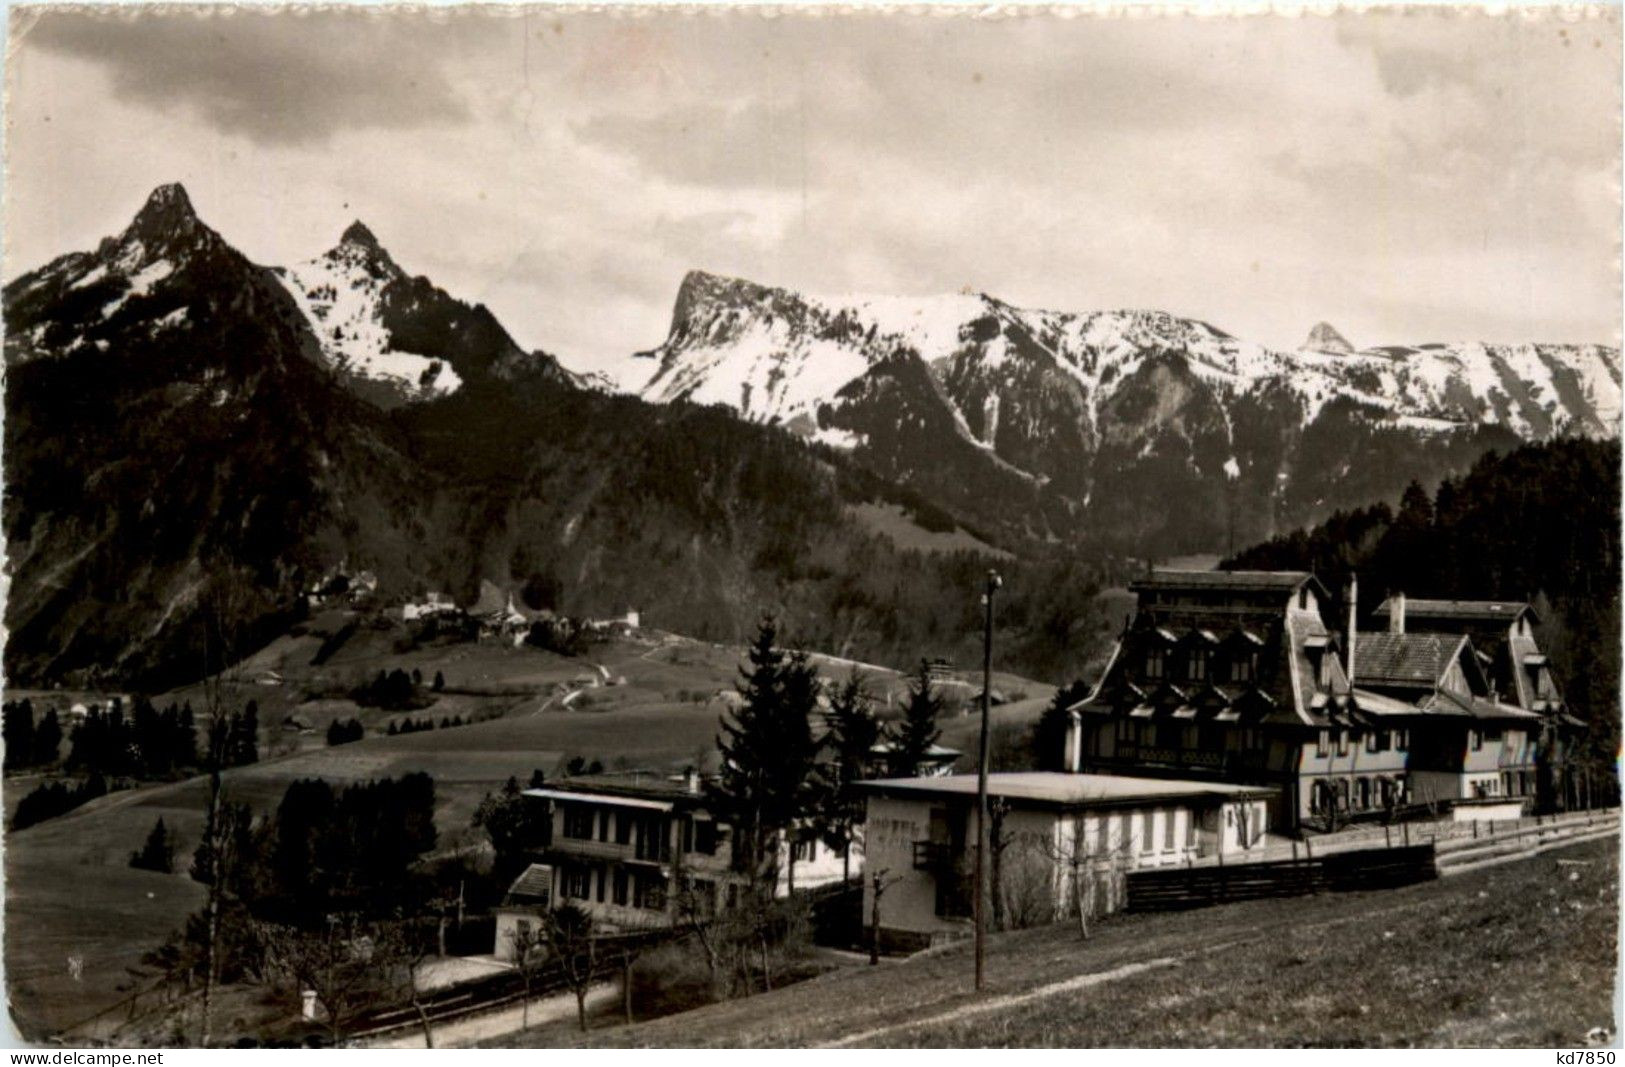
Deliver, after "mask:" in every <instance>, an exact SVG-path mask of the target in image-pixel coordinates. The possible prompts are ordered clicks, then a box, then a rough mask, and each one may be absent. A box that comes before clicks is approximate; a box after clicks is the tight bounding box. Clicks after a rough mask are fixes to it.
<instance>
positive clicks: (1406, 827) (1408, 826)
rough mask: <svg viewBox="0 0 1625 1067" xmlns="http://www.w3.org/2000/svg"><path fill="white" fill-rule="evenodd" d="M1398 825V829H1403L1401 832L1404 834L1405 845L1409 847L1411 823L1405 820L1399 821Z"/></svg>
mask: <svg viewBox="0 0 1625 1067" xmlns="http://www.w3.org/2000/svg"><path fill="white" fill-rule="evenodd" d="M1399 827H1400V830H1401V831H1403V833H1404V834H1405V847H1406V848H1410V847H1411V824H1410V821H1409V820H1407V821H1405V822H1402V823H1400V824H1399Z"/></svg>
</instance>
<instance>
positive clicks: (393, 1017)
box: [345, 930, 682, 1043]
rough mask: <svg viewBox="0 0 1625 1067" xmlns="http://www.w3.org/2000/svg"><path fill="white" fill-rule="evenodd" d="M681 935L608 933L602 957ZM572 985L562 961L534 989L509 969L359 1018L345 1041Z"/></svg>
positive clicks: (539, 975) (542, 972) (542, 973)
mask: <svg viewBox="0 0 1625 1067" xmlns="http://www.w3.org/2000/svg"><path fill="white" fill-rule="evenodd" d="M681 936H682V934H681V932H680V931H675V930H657V931H650V932H647V933H636V934H625V935H620V936H616V937H606V938H603V939H601V940H600V941H599V942H598V956H599V959H600V960H603V961H605V962H606V963H611V964H612V963H613V962H614V961H615V960H616V959H617V958H618V957H619V955H620V953H621V952H622V951H623V950H627V949H630V950H632V951H635V952H642V951H644V950H646V949H649V948H652V947H654V946H656V945H659V944H663V943H664V942H666V941H671V940H675V939H677V938H679V937H681ZM569 988H570V986H569V982H568V981H567V980H566V978H565V974H564V969H563V968H562V967H561V966H559V965H558V964H546V965H544V966H542V967H541V968H540V969H539V970H538V971H537V972H536V973H535V975H534V977H532V979H531V982H530V989H529V990H528V991H527V990H526V989H525V984H524V982H523V981H522V980H521V979H520V976H519V972H518V971H504V972H502V973H500V974H494V975H491V976H490V977H487V978H477V979H474V980H473V981H469V982H460V983H458V984H457V985H454V986H448V987H446V988H445V989H438V990H434V991H432V992H429V993H425V994H424V995H423V996H421V997H419V998H418V1002H417V1004H415V1005H414V1004H402V1005H397V1006H395V1007H390V1008H383V1009H377V1010H374V1011H370V1012H368V1013H366V1014H365V1015H363V1016H361V1017H360V1018H359V1019H357V1020H356V1021H355V1023H354V1024H353V1025H352V1027H351V1028H350V1030H349V1033H348V1034H346V1035H345V1040H346V1041H347V1042H355V1043H364V1042H369V1041H375V1040H377V1039H379V1038H387V1037H393V1036H396V1035H399V1034H403V1033H405V1032H407V1031H412V1030H421V1029H422V1027H423V1024H424V1022H425V1021H427V1022H428V1024H429V1027H430V1029H431V1030H432V1029H433V1028H434V1027H435V1026H436V1025H438V1024H440V1023H447V1022H454V1021H457V1020H460V1019H466V1018H468V1017H470V1016H474V1015H479V1014H481V1013H483V1012H488V1011H496V1010H499V1009H502V1008H507V1007H512V1006H513V1005H515V1004H518V1003H519V1002H520V1001H521V1000H523V999H525V998H526V997H527V996H528V997H529V998H531V999H532V1000H534V999H537V998H540V997H546V996H551V995H552V994H555V993H562V992H565V991H567V990H568V989H569Z"/></svg>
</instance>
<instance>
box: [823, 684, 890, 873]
mask: <svg viewBox="0 0 1625 1067" xmlns="http://www.w3.org/2000/svg"><path fill="white" fill-rule="evenodd" d="M828 721H829V734H828V735H827V736H826V738H825V744H827V745H828V746H829V747H830V749H831V756H832V760H831V762H830V763H829V764H828V765H827V767H826V768H825V771H824V774H823V776H822V785H823V796H822V804H821V807H822V820H821V821H822V823H823V832H824V840H825V841H826V842H827V843H828V844H829V846H830V847H831V848H833V849H836V850H837V851H839V852H840V853H841V857H842V862H843V864H844V866H845V867H846V873H847V874H848V875H850V873H851V854H852V842H853V840H854V839H855V838H856V836H857V828H858V826H859V824H861V823H862V822H863V818H864V808H865V802H864V798H863V797H862V796H861V795H859V793H858V792H857V790H856V789H855V788H854V786H855V784H856V783H857V782H859V781H860V780H862V779H863V777H864V776H865V774H866V773H867V772H868V768H869V765H870V762H871V761H872V760H873V759H874V748H875V745H877V744H879V743H880V739H881V736H882V732H881V727H880V720H879V719H877V718H876V717H875V713H874V707H873V701H872V698H871V696H870V694H869V692H868V689H867V688H866V687H865V686H864V682H863V677H862V676H861V675H860V674H858V672H857V670H856V669H854V670H853V671H852V673H851V674H850V675H849V676H848V677H847V679H846V682H845V683H843V684H842V686H841V688H840V689H838V690H836V692H835V695H834V696H833V697H832V698H831V700H830V708H829V717H828Z"/></svg>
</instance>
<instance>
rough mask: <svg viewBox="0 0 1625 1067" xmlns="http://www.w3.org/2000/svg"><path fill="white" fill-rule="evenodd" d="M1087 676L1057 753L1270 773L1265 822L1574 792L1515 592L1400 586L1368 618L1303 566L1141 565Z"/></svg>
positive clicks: (1117, 764) (1228, 776)
mask: <svg viewBox="0 0 1625 1067" xmlns="http://www.w3.org/2000/svg"><path fill="white" fill-rule="evenodd" d="M1130 589H1131V591H1133V592H1134V593H1136V594H1137V595H1138V606H1137V610H1136V612H1135V614H1134V616H1133V618H1132V620H1131V621H1130V622H1129V623H1128V624H1127V625H1126V627H1125V629H1124V632H1123V634H1122V637H1121V639H1120V640H1119V642H1118V645H1117V648H1116V650H1115V651H1114V653H1113V655H1112V658H1111V660H1110V662H1109V664H1108V666H1107V668H1106V671H1105V674H1104V675H1103V677H1102V679H1101V681H1100V683H1099V685H1097V686H1096V688H1095V690H1094V692H1092V693H1091V694H1090V695H1089V696H1088V697H1087V698H1085V699H1084V700H1083V701H1081V702H1080V703H1078V704H1076V705H1074V707H1073V709H1072V710H1073V711H1074V713H1075V714H1076V716H1077V720H1076V722H1077V724H1078V728H1077V729H1075V730H1074V731H1073V732H1072V737H1071V741H1070V744H1071V745H1072V746H1074V748H1075V751H1073V752H1069V753H1067V757H1068V759H1067V762H1068V765H1069V766H1072V767H1076V768H1078V769H1080V770H1084V771H1091V772H1096V773H1107V774H1128V775H1138V776H1165V777H1170V778H1180V779H1201V778H1209V779H1216V780H1221V781H1225V782H1233V783H1245V784H1252V785H1269V786H1274V787H1275V788H1276V790H1277V793H1276V794H1275V799H1274V800H1273V801H1272V810H1271V812H1270V818H1269V823H1270V826H1271V827H1272V828H1273V829H1275V830H1277V831H1290V830H1292V829H1295V828H1297V827H1300V826H1310V827H1313V826H1320V827H1326V828H1329V827H1331V826H1334V825H1337V824H1340V823H1342V822H1346V821H1348V820H1350V819H1360V818H1375V817H1381V816H1390V815H1395V814H1402V813H1407V812H1415V811H1417V810H1419V809H1433V810H1438V809H1440V808H1442V807H1457V808H1462V807H1469V808H1470V807H1471V806H1472V805H1474V804H1487V803H1501V804H1504V803H1506V802H1507V801H1509V800H1517V801H1523V802H1528V803H1532V804H1533V805H1534V806H1535V807H1536V808H1537V809H1544V810H1553V809H1562V808H1566V807H1568V806H1571V805H1572V804H1573V803H1575V802H1577V798H1576V797H1575V795H1574V789H1575V786H1576V783H1575V782H1573V781H1572V776H1571V775H1570V774H1569V773H1568V770H1567V766H1566V757H1567V749H1568V748H1569V747H1570V745H1571V744H1572V740H1573V738H1574V736H1575V734H1576V733H1577V732H1578V730H1579V728H1580V727H1581V724H1580V723H1579V722H1578V721H1577V720H1575V719H1574V718H1572V717H1571V716H1569V715H1568V714H1567V712H1566V709H1565V707H1564V704H1563V699H1562V696H1561V694H1560V693H1559V691H1558V688H1557V684H1556V681H1555V680H1554V679H1553V677H1552V672H1551V669H1550V667H1549V666H1548V665H1547V662H1546V657H1545V656H1544V655H1542V654H1541V652H1540V649H1539V648H1538V647H1537V645H1536V642H1535V638H1534V634H1533V629H1532V624H1533V623H1534V622H1535V621H1536V620H1535V617H1534V611H1533V609H1531V608H1530V606H1529V605H1528V604H1523V603H1507V602H1495V601H1461V600H1445V601H1441V600H1409V601H1407V599H1406V598H1405V597H1404V596H1403V595H1396V596H1393V597H1390V598H1389V599H1387V600H1385V601H1383V602H1382V604H1381V605H1380V606H1379V607H1378V608H1377V610H1376V612H1375V617H1376V618H1377V619H1378V620H1379V625H1380V624H1381V623H1382V622H1386V629H1384V630H1382V631H1380V632H1359V631H1357V629H1356V618H1357V616H1356V611H1357V589H1356V588H1355V587H1354V585H1353V583H1351V585H1350V589H1349V595H1348V597H1347V598H1346V599H1347V603H1348V609H1349V611H1348V625H1347V628H1346V629H1344V630H1343V631H1342V632H1341V633H1337V632H1334V631H1333V630H1331V629H1330V628H1329V627H1328V626H1327V622H1326V618H1325V611H1326V609H1327V606H1328V601H1329V599H1330V598H1329V595H1328V593H1327V590H1326V588H1325V587H1324V586H1323V585H1322V584H1321V583H1320V581H1319V580H1318V579H1316V578H1315V577H1314V576H1313V575H1311V574H1307V573H1302V572H1276V571H1201V572H1183V571H1153V572H1152V573H1150V574H1148V575H1146V576H1145V577H1144V578H1142V579H1140V580H1139V581H1136V582H1134V583H1133V584H1132V585H1131V586H1130Z"/></svg>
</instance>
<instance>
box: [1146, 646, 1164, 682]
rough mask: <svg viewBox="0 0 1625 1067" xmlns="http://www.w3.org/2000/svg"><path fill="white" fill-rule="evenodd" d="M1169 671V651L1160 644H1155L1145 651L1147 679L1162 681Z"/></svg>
mask: <svg viewBox="0 0 1625 1067" xmlns="http://www.w3.org/2000/svg"><path fill="white" fill-rule="evenodd" d="M1167 669H1168V650H1167V649H1166V648H1163V647H1162V645H1160V644H1153V645H1152V646H1151V647H1150V648H1148V649H1146V650H1145V676H1146V677H1147V678H1154V679H1161V678H1162V677H1163V675H1164V674H1165V673H1166V672H1167Z"/></svg>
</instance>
